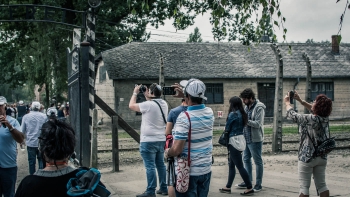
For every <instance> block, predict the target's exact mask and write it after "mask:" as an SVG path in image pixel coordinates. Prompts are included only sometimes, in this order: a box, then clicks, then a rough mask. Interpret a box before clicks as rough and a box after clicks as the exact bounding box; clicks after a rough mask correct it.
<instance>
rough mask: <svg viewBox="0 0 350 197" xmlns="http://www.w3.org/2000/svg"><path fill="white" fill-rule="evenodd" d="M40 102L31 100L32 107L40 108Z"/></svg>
mask: <svg viewBox="0 0 350 197" xmlns="http://www.w3.org/2000/svg"><path fill="white" fill-rule="evenodd" d="M40 106H41V104H40V103H39V102H38V101H34V102H32V109H40Z"/></svg>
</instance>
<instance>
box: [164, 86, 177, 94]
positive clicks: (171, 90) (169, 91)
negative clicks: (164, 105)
mask: <svg viewBox="0 0 350 197" xmlns="http://www.w3.org/2000/svg"><path fill="white" fill-rule="evenodd" d="M163 95H176V91H175V87H171V86H164V87H163Z"/></svg>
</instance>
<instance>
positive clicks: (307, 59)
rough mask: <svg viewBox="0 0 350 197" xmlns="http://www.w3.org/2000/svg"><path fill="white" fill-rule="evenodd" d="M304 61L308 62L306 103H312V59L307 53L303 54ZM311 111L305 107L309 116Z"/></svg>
mask: <svg viewBox="0 0 350 197" xmlns="http://www.w3.org/2000/svg"><path fill="white" fill-rule="evenodd" d="M303 59H304V60H305V62H306V69H307V71H306V81H305V83H306V84H305V85H306V87H305V101H306V102H308V103H310V102H312V99H311V77H312V70H311V63H310V58H309V57H308V56H307V54H306V53H303ZM309 113H310V112H309V110H308V109H307V108H306V107H304V114H309Z"/></svg>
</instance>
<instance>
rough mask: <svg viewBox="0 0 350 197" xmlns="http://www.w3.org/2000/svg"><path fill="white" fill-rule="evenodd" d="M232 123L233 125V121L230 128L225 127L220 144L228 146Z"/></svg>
mask: <svg viewBox="0 0 350 197" xmlns="http://www.w3.org/2000/svg"><path fill="white" fill-rule="evenodd" d="M232 125H233V121H232V122H231V124H230V126H229V128H228V129H225V131H224V132H222V134H221V135H220V138H219V144H221V145H223V146H225V147H228V144H229V139H230V136H229V132H230V131H231V128H232Z"/></svg>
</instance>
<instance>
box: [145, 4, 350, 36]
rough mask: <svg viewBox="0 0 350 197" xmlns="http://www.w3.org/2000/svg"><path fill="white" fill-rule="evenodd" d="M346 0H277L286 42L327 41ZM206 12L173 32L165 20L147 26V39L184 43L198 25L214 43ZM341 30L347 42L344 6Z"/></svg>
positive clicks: (349, 22)
mask: <svg viewBox="0 0 350 197" xmlns="http://www.w3.org/2000/svg"><path fill="white" fill-rule="evenodd" d="M346 1H347V0H340V2H338V3H335V2H336V0H283V1H281V12H282V14H283V16H284V17H285V18H286V23H285V24H284V27H285V28H287V29H288V32H287V41H288V42H291V41H294V42H302V43H304V42H305V41H306V40H307V39H314V41H318V42H319V41H322V40H323V41H325V40H328V41H331V36H332V35H336V34H337V33H338V30H339V23H340V16H341V15H342V14H343V12H344V10H345V5H346ZM209 17H210V14H208V13H207V14H204V16H201V15H200V16H198V17H197V18H196V20H195V24H194V25H193V26H191V27H189V28H187V29H186V30H183V31H177V32H176V30H175V28H174V27H173V26H172V21H170V20H169V21H166V22H165V25H164V26H160V27H159V28H158V29H155V28H154V27H152V26H150V25H149V26H148V27H147V32H150V31H151V38H150V40H149V42H185V41H186V40H187V38H188V35H189V34H190V33H192V32H193V31H194V28H195V27H198V28H199V32H200V33H201V34H202V39H203V40H204V41H210V42H214V39H213V36H212V33H211V28H212V27H211V25H210V23H209ZM343 20H344V22H343V27H342V30H341V35H342V42H347V43H350V10H349V9H347V11H346V13H345V17H344V19H343ZM276 30H277V32H276V33H277V36H278V40H279V41H283V37H282V35H283V34H282V31H281V30H278V29H276Z"/></svg>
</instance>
